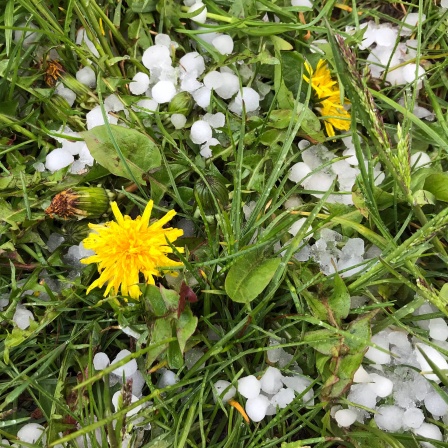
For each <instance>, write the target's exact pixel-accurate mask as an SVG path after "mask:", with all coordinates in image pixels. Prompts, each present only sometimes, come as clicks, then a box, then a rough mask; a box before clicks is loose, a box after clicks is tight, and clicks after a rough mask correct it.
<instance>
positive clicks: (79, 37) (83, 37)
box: [76, 28, 100, 58]
mask: <svg viewBox="0 0 448 448" xmlns="http://www.w3.org/2000/svg"><path fill="white" fill-rule="evenodd" d="M83 43H85V44H86V46H87V48H88V49H89V50H90V52H91V53H92V54H93V56H95V57H96V58H99V57H100V54H99V53H98V50H97V49H96V47H95V45H94V43H93V42H92V41H91V40H90V39H89V38H88V36H87V33H86V30H85V29H84V28H80V30H79V31H78V33H77V34H76V45H82V44H83Z"/></svg>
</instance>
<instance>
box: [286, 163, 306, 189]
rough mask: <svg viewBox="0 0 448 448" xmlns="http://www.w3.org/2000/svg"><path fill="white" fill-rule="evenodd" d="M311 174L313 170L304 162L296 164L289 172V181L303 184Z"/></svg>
mask: <svg viewBox="0 0 448 448" xmlns="http://www.w3.org/2000/svg"><path fill="white" fill-rule="evenodd" d="M310 173H311V168H310V167H309V166H308V165H307V164H306V163H304V162H297V163H295V164H294V165H293V166H292V167H291V170H290V172H289V176H288V179H289V180H290V181H292V182H296V183H298V184H299V183H300V184H301V183H302V180H303V178H304V177H306V176H307V175H308V174H310Z"/></svg>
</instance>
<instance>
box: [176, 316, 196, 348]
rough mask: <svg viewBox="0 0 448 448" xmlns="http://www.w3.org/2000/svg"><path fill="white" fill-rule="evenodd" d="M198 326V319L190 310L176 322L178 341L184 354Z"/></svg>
mask: <svg viewBox="0 0 448 448" xmlns="http://www.w3.org/2000/svg"><path fill="white" fill-rule="evenodd" d="M197 325H198V318H197V317H196V316H194V315H193V313H192V312H191V310H190V308H186V309H185V310H184V312H183V313H182V314H181V315H180V317H179V319H178V320H177V321H176V333H177V341H178V342H179V347H180V351H181V352H182V353H183V352H184V350H185V345H186V344H187V341H188V339H189V338H190V337H191V336H192V335H193V333H194V332H195V330H196V327H197Z"/></svg>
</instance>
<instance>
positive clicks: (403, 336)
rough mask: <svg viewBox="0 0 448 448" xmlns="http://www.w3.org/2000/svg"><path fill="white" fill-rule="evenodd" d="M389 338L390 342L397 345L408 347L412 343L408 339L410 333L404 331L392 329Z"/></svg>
mask: <svg viewBox="0 0 448 448" xmlns="http://www.w3.org/2000/svg"><path fill="white" fill-rule="evenodd" d="M387 339H388V341H389V343H390V344H393V345H396V346H397V347H400V348H406V349H407V348H409V347H411V343H410V342H409V339H408V334H407V333H405V332H404V331H398V330H397V331H391V332H390V333H389V334H388V336H387Z"/></svg>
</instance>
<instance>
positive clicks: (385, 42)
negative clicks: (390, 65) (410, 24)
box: [376, 27, 398, 47]
mask: <svg viewBox="0 0 448 448" xmlns="http://www.w3.org/2000/svg"><path fill="white" fill-rule="evenodd" d="M397 37H398V30H397V29H396V28H392V27H382V28H381V32H379V33H377V36H376V43H377V45H380V46H384V47H393V46H395V42H396V41H397Z"/></svg>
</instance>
